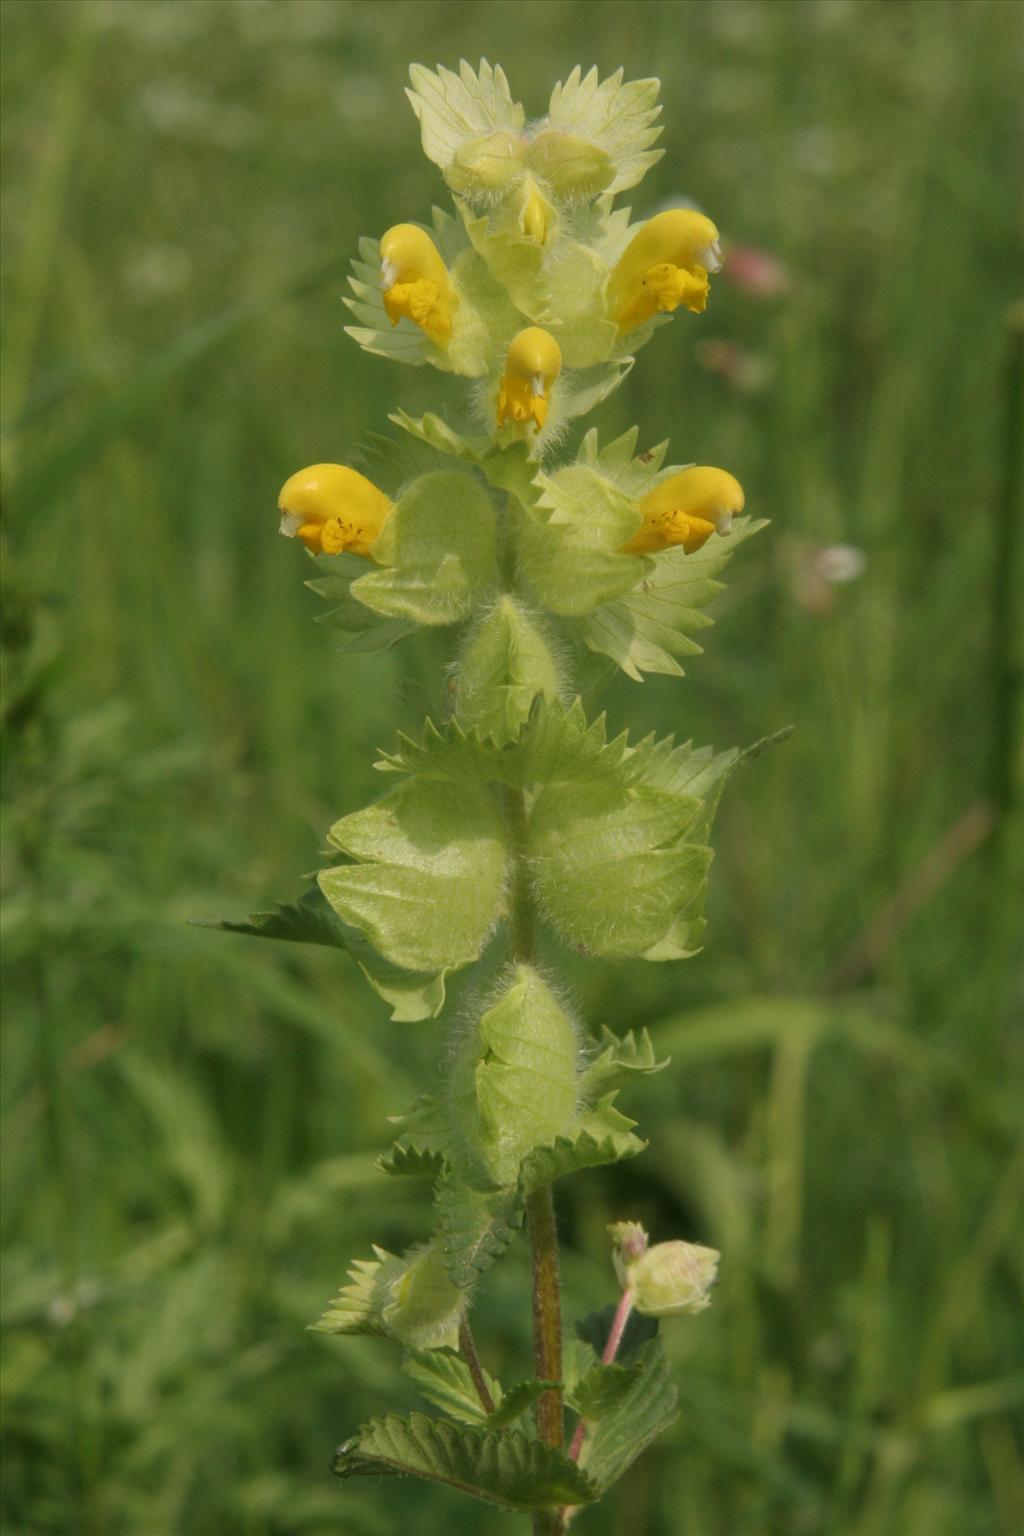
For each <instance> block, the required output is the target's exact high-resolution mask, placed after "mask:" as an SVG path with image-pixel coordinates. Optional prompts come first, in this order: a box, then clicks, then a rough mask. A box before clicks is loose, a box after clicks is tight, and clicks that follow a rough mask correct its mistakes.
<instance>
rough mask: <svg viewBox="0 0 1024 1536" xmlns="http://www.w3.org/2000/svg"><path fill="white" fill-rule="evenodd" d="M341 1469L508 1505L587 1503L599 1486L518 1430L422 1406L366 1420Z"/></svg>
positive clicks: (343, 1452)
mask: <svg viewBox="0 0 1024 1536" xmlns="http://www.w3.org/2000/svg"><path fill="white" fill-rule="evenodd" d="M334 1470H335V1472H337V1474H338V1476H339V1477H357V1476H371V1477H379V1476H380V1475H381V1474H385V1473H389V1472H390V1473H399V1474H410V1473H412V1474H415V1475H416V1476H417V1477H425V1478H427V1479H428V1480H429V1481H431V1482H438V1483H447V1484H448V1485H449V1486H450V1487H452V1488H458V1489H460V1490H461V1491H462V1492H463V1493H468V1494H472V1496H473V1497H474V1498H477V1499H483V1500H484V1501H485V1502H487V1503H489V1504H499V1505H501V1506H503V1507H504V1508H505V1509H520V1510H532V1509H557V1508H558V1507H559V1506H561V1505H563V1504H589V1503H590V1502H591V1501H592V1500H593V1499H595V1498H596V1497H597V1488H596V1486H595V1484H594V1483H593V1482H592V1481H591V1479H590V1478H589V1477H587V1475H586V1474H585V1473H584V1472H582V1471H581V1470H580V1468H579V1467H578V1466H577V1465H576V1464H575V1463H574V1462H571V1461H570V1460H569V1458H568V1457H567V1456H563V1455H562V1454H561V1453H560V1452H559V1451H553V1450H551V1449H550V1448H549V1447H548V1446H546V1445H541V1443H540V1442H539V1441H538V1440H527V1439H526V1437H525V1436H524V1435H521V1434H520V1433H519V1432H518V1430H497V1431H489V1430H478V1429H471V1428H468V1427H465V1426H462V1425H456V1424H452V1423H449V1422H446V1421H444V1420H441V1421H437V1420H434V1419H428V1418H427V1417H426V1416H425V1415H424V1414H422V1413H412V1414H409V1416H408V1417H407V1418H402V1417H400V1416H399V1415H398V1414H388V1416H387V1417H386V1418H384V1419H373V1420H371V1422H370V1423H369V1424H364V1425H363V1426H362V1428H361V1429H360V1431H359V1433H358V1435H357V1436H356V1437H355V1439H354V1440H350V1441H348V1443H347V1444H346V1445H343V1446H342V1447H341V1449H340V1451H339V1452H338V1457H337V1460H336V1461H335V1464H334Z"/></svg>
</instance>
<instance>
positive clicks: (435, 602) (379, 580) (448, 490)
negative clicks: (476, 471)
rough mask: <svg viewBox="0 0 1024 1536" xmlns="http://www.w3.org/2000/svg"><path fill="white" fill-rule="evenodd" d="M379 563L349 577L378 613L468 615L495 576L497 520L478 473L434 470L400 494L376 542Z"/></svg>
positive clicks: (430, 618)
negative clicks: (355, 577)
mask: <svg viewBox="0 0 1024 1536" xmlns="http://www.w3.org/2000/svg"><path fill="white" fill-rule="evenodd" d="M373 554H374V559H375V560H376V561H377V562H378V568H377V569H375V570H370V571H368V572H367V574H366V575H364V576H360V577H359V579H358V580H357V581H354V582H353V583H352V589H351V590H352V596H353V597H355V598H357V599H358V600H359V602H361V603H364V604H365V605H366V606H367V607H368V608H371V609H373V610H374V611H375V612H376V613H381V614H384V615H385V616H387V617H389V618H397V619H406V620H408V619H411V620H412V621H413V622H414V623H417V624H455V623H458V622H459V620H461V619H465V618H467V617H468V616H469V614H470V613H471V612H472V610H473V607H474V606H475V605H476V604H477V603H479V602H480V601H481V600H482V599H483V598H484V597H485V596H486V595H487V593H488V592H489V591H490V590H491V589H492V588H493V586H494V584H495V582H496V580H497V525H496V522H495V517H494V508H493V506H492V504H491V498H490V496H489V495H488V493H487V491H486V490H485V489H484V487H483V486H482V485H481V484H480V482H479V480H478V479H477V478H476V477H474V476H473V475H470V474H467V473H462V472H459V471H457V470H436V471H435V472H434V473H432V474H428V475H421V476H420V478H419V479H418V480H414V481H413V483H412V485H410V486H409V487H408V489H407V490H406V491H405V492H404V493H403V495H402V496H401V497H400V498H399V500H398V503H397V504H396V506H395V509H394V511H393V512H392V514H391V516H390V517H389V518H388V520H387V522H386V523H385V525H384V528H383V530H382V532H381V534H380V536H379V537H378V539H377V541H376V543H375V544H374V546H373Z"/></svg>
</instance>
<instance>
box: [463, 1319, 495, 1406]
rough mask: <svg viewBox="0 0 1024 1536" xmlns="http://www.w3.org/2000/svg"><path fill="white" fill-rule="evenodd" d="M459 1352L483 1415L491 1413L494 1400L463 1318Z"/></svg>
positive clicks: (469, 1329)
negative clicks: (471, 1379)
mask: <svg viewBox="0 0 1024 1536" xmlns="http://www.w3.org/2000/svg"><path fill="white" fill-rule="evenodd" d="M459 1350H460V1352H461V1354H462V1358H463V1360H465V1362H466V1364H467V1365H468V1366H469V1374H470V1375H471V1376H472V1378H473V1385H474V1387H476V1394H477V1397H479V1399H480V1402H481V1403H482V1405H483V1410H484V1413H493V1412H494V1398H493V1397H492V1396H491V1394H490V1391H489V1390H488V1386H487V1381H486V1378H485V1377H484V1368H483V1366H482V1365H481V1364H480V1356H479V1355H478V1354H477V1352H476V1341H475V1339H474V1338H473V1330H472V1329H471V1328H470V1326H469V1322H468V1320H467V1319H466V1318H463V1319H462V1322H461V1323H460V1324H459Z"/></svg>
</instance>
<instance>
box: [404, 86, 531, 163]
mask: <svg viewBox="0 0 1024 1536" xmlns="http://www.w3.org/2000/svg"><path fill="white" fill-rule="evenodd" d="M409 78H410V79H411V81H412V90H407V91H406V95H407V96H408V98H409V100H410V102H411V103H412V109H413V111H414V112H415V114H416V116H417V117H418V119H419V123H420V132H421V133H422V135H423V153H424V154H425V155H426V157H427V159H428V160H433V162H434V164H435V165H439V166H440V167H441V169H442V170H445V169H446V168H447V167H448V166H449V165H450V164H451V162H452V160H453V159H454V157H455V152H456V150H457V149H458V148H459V146H460V144H462V143H463V141H464V140H465V139H467V138H474V137H477V136H480V135H484V134H488V133H490V132H492V131H493V130H495V129H502V128H504V129H508V130H509V131H511V132H519V131H520V130H521V129H522V127H523V125H524V123H525V121H526V114H525V112H524V111H523V109H522V107H521V106H520V105H519V103H518V102H514V101H513V100H512V95H511V92H510V91H509V88H508V81H507V80H506V79H505V75H504V72H503V70H502V69H501V67H500V66H497V67H495V68H493V69H492V67H491V66H490V64H488V63H487V60H486V59H482V60H481V61H480V70H479V73H477V72H475V71H474V70H473V69H471V68H470V66H469V65H468V64H467V63H466V62H465V60H463V62H462V64H461V65H460V66H459V73H458V74H457V75H456V74H453V73H452V71H451V70H450V69H445V68H444V67H443V66H442V65H438V68H437V72H436V73H435V72H434V71H433V70H429V69H425V68H424V67H423V65H422V64H412V65H410V67H409Z"/></svg>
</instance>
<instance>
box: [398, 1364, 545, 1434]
mask: <svg viewBox="0 0 1024 1536" xmlns="http://www.w3.org/2000/svg"><path fill="white" fill-rule="evenodd" d="M481 1369H483V1368H482V1367H481ZM402 1371H403V1372H404V1374H405V1375H406V1376H408V1378H409V1380H410V1381H412V1382H414V1383H415V1385H416V1386H417V1387H419V1389H420V1391H421V1392H422V1393H423V1396H424V1397H425V1398H426V1399H427V1401H428V1403H433V1405H434V1407H435V1408H440V1409H441V1412H442V1413H446V1414H448V1416H449V1417H450V1418H453V1419H457V1420H458V1421H459V1423H460V1424H485V1423H486V1424H489V1425H491V1427H492V1428H494V1429H497V1428H498V1427H499V1426H498V1425H497V1424H494V1423H493V1420H492V1418H491V1416H490V1415H488V1414H487V1413H486V1412H485V1410H484V1406H483V1404H482V1403H481V1401H480V1395H479V1393H478V1392H477V1390H476V1387H475V1386H474V1384H473V1378H472V1376H471V1375H470V1371H469V1366H468V1365H467V1364H466V1362H465V1360H463V1359H462V1357H461V1355H456V1354H453V1353H451V1352H450V1351H449V1350H444V1349H433V1350H418V1349H417V1350H409V1351H407V1353H406V1354H405V1355H404V1356H403V1357H402ZM483 1374H484V1382H485V1383H486V1386H487V1389H488V1391H489V1392H490V1394H491V1398H492V1400H493V1401H494V1402H496V1403H500V1402H501V1400H502V1395H501V1388H500V1386H499V1385H498V1383H497V1382H496V1381H495V1380H494V1379H493V1377H491V1376H488V1374H487V1372H486V1371H484V1373H483ZM520 1411H521V1410H520ZM517 1417H518V1415H517Z"/></svg>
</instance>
